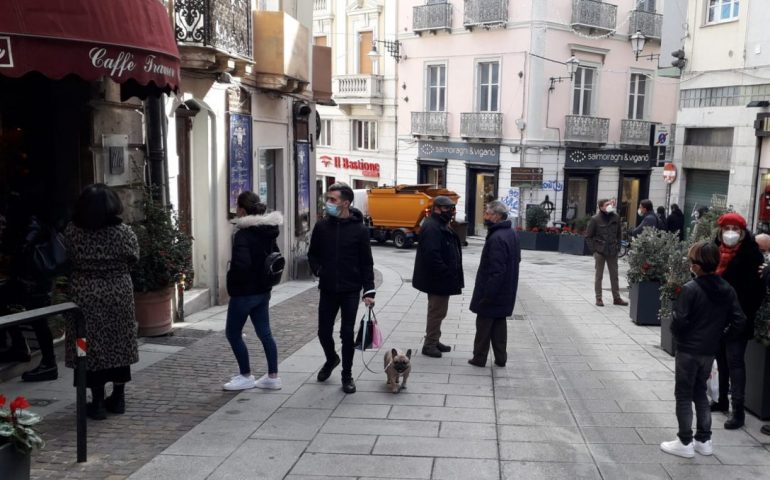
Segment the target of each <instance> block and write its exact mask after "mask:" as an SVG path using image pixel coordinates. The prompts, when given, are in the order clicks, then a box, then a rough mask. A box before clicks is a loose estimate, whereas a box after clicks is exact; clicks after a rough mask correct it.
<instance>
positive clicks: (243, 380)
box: [222, 375, 256, 390]
mask: <svg viewBox="0 0 770 480" xmlns="http://www.w3.org/2000/svg"><path fill="white" fill-rule="evenodd" d="M255 386H256V382H255V381H254V375H249V376H248V377H244V376H243V375H237V376H235V377H233V379H232V380H230V381H229V382H227V383H225V385H224V386H223V387H222V388H223V389H225V390H248V389H249V388H254V387H255Z"/></svg>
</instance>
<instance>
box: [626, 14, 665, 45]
mask: <svg viewBox="0 0 770 480" xmlns="http://www.w3.org/2000/svg"><path fill="white" fill-rule="evenodd" d="M662 25H663V15H661V14H659V13H651V12H643V11H641V10H634V11H632V12H631V17H630V18H629V20H628V34H629V35H633V34H634V33H636V32H637V31H639V32H642V35H644V36H645V37H647V38H648V39H655V40H660V32H661V28H662Z"/></svg>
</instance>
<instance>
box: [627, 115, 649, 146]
mask: <svg viewBox="0 0 770 480" xmlns="http://www.w3.org/2000/svg"><path fill="white" fill-rule="evenodd" d="M650 125H652V122H646V121H644V120H621V121H620V143H622V144H623V145H639V146H645V147H646V146H648V145H649V144H650Z"/></svg>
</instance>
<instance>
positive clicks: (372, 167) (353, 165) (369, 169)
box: [318, 155, 380, 178]
mask: <svg viewBox="0 0 770 480" xmlns="http://www.w3.org/2000/svg"><path fill="white" fill-rule="evenodd" d="M318 160H319V161H320V162H321V164H322V165H323V166H324V167H326V168H329V167H332V166H333V167H334V168H342V169H345V170H361V174H362V175H363V176H365V177H375V178H379V176H380V164H379V163H375V162H366V161H364V160H363V159H359V160H351V159H349V158H348V157H340V156H339V155H335V156H331V155H321V156H320V157H318Z"/></svg>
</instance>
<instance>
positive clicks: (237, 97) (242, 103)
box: [227, 87, 251, 114]
mask: <svg viewBox="0 0 770 480" xmlns="http://www.w3.org/2000/svg"><path fill="white" fill-rule="evenodd" d="M227 111H229V112H233V113H245V114H250V113H251V95H249V92H247V91H246V90H244V89H243V88H241V87H230V88H228V89H227Z"/></svg>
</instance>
